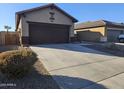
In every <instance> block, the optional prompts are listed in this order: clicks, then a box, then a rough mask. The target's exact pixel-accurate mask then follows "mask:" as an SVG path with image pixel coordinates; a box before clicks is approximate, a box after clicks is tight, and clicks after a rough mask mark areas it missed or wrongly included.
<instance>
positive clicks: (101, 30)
mask: <svg viewBox="0 0 124 93" xmlns="http://www.w3.org/2000/svg"><path fill="white" fill-rule="evenodd" d="M86 30H89V31H91V32H99V33H101V34H102V35H103V36H104V35H105V27H96V28H88V29H80V30H75V31H86Z"/></svg>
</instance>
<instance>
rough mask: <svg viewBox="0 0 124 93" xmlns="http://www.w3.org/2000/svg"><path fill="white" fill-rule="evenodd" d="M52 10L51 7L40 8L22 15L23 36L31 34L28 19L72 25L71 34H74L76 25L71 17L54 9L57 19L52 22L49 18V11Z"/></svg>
mask: <svg viewBox="0 0 124 93" xmlns="http://www.w3.org/2000/svg"><path fill="white" fill-rule="evenodd" d="M50 11H51V9H50V8H46V9H42V10H38V11H33V12H30V13H27V14H25V17H23V16H22V29H23V30H22V36H29V32H28V31H29V29H28V23H27V21H31V22H42V23H51V24H64V25H70V36H74V26H73V22H72V20H71V19H70V18H68V17H67V16H65V15H64V14H63V13H61V12H60V11H58V10H56V9H53V10H52V11H54V13H55V15H54V17H55V20H54V22H51V21H50V20H49V17H50V14H49V12H50Z"/></svg>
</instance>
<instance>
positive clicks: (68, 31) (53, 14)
mask: <svg viewBox="0 0 124 93" xmlns="http://www.w3.org/2000/svg"><path fill="white" fill-rule="evenodd" d="M75 22H77V19H75V18H74V17H72V16H71V15H69V14H68V13H66V12H65V11H63V10H62V9H60V8H59V7H58V6H56V5H55V4H48V5H44V6H40V7H36V8H32V9H28V10H24V11H19V12H16V31H19V32H20V43H21V44H23V45H36V44H44V43H67V42H69V41H70V38H71V37H73V36H74V23H75Z"/></svg>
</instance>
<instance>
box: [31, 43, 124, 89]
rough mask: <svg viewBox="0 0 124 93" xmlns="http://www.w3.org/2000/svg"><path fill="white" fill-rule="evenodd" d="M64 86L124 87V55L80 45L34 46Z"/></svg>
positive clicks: (46, 65) (48, 68)
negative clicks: (119, 55) (123, 56)
mask: <svg viewBox="0 0 124 93" xmlns="http://www.w3.org/2000/svg"><path fill="white" fill-rule="evenodd" d="M31 49H32V50H33V51H35V52H36V53H37V54H38V57H39V58H40V60H41V61H42V62H43V64H44V66H45V67H46V69H47V70H48V71H49V72H50V74H51V75H52V76H53V78H54V79H55V80H56V82H57V83H58V85H59V86H60V87H61V88H69V89H70V88H124V74H123V72H124V58H122V57H116V56H113V55H110V54H107V53H104V52H100V51H96V50H93V49H89V48H86V47H83V46H80V45H79V44H53V45H38V46H31Z"/></svg>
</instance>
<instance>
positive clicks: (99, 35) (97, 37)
mask: <svg viewBox="0 0 124 93" xmlns="http://www.w3.org/2000/svg"><path fill="white" fill-rule="evenodd" d="M83 31H85V32H84V33H83ZM105 31H106V28H105V27H95V28H87V29H79V30H75V32H77V33H78V32H79V33H78V34H80V38H81V39H82V40H83V39H84V40H89V41H103V42H105V41H107V37H106V34H105ZM81 32H82V33H81ZM93 32H95V33H93Z"/></svg>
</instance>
